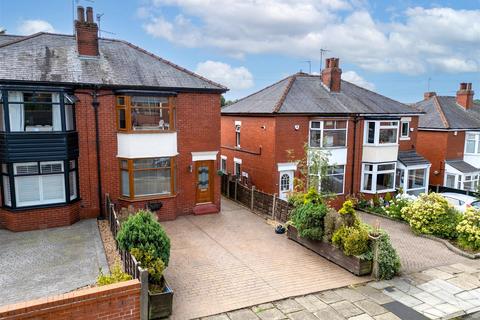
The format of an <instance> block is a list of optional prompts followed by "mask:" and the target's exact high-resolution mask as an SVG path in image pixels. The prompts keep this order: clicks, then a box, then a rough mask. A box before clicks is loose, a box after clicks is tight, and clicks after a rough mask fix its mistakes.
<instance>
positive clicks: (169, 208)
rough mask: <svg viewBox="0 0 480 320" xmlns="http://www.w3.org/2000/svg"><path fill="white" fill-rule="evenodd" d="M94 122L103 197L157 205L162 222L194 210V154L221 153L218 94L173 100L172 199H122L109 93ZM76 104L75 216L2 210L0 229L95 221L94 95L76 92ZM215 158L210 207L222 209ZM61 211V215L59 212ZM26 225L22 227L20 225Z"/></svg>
mask: <svg viewBox="0 0 480 320" xmlns="http://www.w3.org/2000/svg"><path fill="white" fill-rule="evenodd" d="M97 94H98V102H99V103H100V104H99V107H98V121H99V141H100V167H101V181H102V194H105V193H109V194H110V196H111V199H112V200H113V201H114V202H118V203H119V204H120V205H122V206H125V207H126V206H128V205H130V204H131V205H133V206H134V207H136V208H145V205H146V203H148V202H150V201H151V202H156V201H161V202H162V203H163V207H162V208H161V209H160V210H159V211H158V212H157V214H158V216H159V218H160V219H161V220H171V219H175V217H176V216H177V215H181V214H189V213H192V211H193V207H194V206H195V191H196V183H195V173H191V172H190V171H189V166H190V165H192V166H193V167H194V163H193V162H192V154H191V153H192V152H197V151H220V95H219V94H194V93H180V94H179V95H178V96H177V99H176V114H177V123H176V124H177V126H176V127H177V148H178V152H179V155H178V156H177V157H176V178H177V194H176V195H175V196H174V197H168V198H161V199H160V198H159V199H148V200H143V201H133V202H128V201H124V200H119V198H120V168H119V162H118V158H117V153H118V148H117V127H116V113H115V112H116V111H115V96H114V94H113V92H112V91H106V90H102V91H99V92H98V93H97ZM75 95H76V96H77V97H78V98H79V101H78V102H77V103H76V105H75V108H76V109H75V113H76V125H77V131H78V139H79V149H80V155H79V159H78V173H79V185H80V189H79V195H80V198H81V200H80V201H79V203H77V204H75V205H74V206H73V208H75V209H74V211H75V213H74V214H72V213H70V211H68V210H67V211H65V208H66V207H61V208H63V209H60V208H57V207H55V208H48V209H32V210H27V211H25V212H24V211H20V212H15V213H10V212H8V211H6V210H0V226H3V227H5V228H8V229H12V230H17V231H19V230H32V229H40V228H47V227H53V226H62V225H70V224H72V223H74V222H75V221H78V219H80V218H95V217H97V216H98V215H99V213H100V206H102V208H103V197H102V200H101V202H102V203H101V204H99V201H98V188H99V186H98V175H97V153H96V134H95V113H94V109H93V107H92V100H93V98H92V91H89V90H77V91H76V92H75ZM219 157H220V156H219V155H218V156H217V160H215V161H214V170H215V174H214V175H213V177H214V204H215V205H216V206H217V208H218V209H219V210H220V177H219V176H218V175H217V174H216V170H217V168H218V167H219V164H218V163H219V162H218V159H219ZM62 210H63V211H65V212H63V211H62ZM22 224H25V227H21V225H22Z"/></svg>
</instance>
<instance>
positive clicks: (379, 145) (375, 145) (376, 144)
mask: <svg viewBox="0 0 480 320" xmlns="http://www.w3.org/2000/svg"><path fill="white" fill-rule="evenodd" d="M363 146H364V147H395V146H397V147H398V143H364V144H363Z"/></svg>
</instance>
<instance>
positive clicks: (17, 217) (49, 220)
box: [0, 202, 81, 231]
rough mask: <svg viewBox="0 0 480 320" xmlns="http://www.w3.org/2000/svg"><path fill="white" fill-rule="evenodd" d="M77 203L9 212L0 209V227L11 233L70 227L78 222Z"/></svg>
mask: <svg viewBox="0 0 480 320" xmlns="http://www.w3.org/2000/svg"><path fill="white" fill-rule="evenodd" d="M80 218H81V215H80V210H79V203H78V202H75V203H73V204H71V205H65V206H60V207H53V208H43V209H31V210H23V211H9V210H7V209H0V227H2V228H5V229H8V230H11V231H30V230H36V229H45V228H54V227H60V226H66V225H70V224H72V223H75V222H77V221H78V220H80Z"/></svg>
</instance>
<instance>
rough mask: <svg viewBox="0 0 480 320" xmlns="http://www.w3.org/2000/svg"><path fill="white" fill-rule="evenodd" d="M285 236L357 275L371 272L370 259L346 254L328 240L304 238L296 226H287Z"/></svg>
mask: <svg viewBox="0 0 480 320" xmlns="http://www.w3.org/2000/svg"><path fill="white" fill-rule="evenodd" d="M287 236H288V238H289V239H291V240H293V241H295V242H297V243H299V244H301V245H302V246H304V247H306V248H308V249H310V250H312V251H313V252H316V253H317V254H319V255H320V256H322V257H324V258H325V259H327V260H330V261H331V262H333V263H335V264H336V265H339V266H340V267H342V268H344V269H345V270H347V271H350V272H351V273H353V274H355V275H357V276H364V275H368V274H370V273H371V272H372V262H371V261H368V260H362V259H360V258H358V257H355V256H346V255H345V254H344V253H343V251H342V250H340V249H338V248H336V247H335V246H333V245H332V244H330V243H328V242H324V241H320V240H309V239H304V238H302V237H300V236H299V235H298V231H297V228H295V227H294V226H292V225H289V226H288V229H287Z"/></svg>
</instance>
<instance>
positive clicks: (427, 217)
mask: <svg viewBox="0 0 480 320" xmlns="http://www.w3.org/2000/svg"><path fill="white" fill-rule="evenodd" d="M401 212H402V216H403V218H404V219H405V220H407V221H408V222H409V224H410V227H411V228H412V230H413V231H415V232H418V233H423V234H431V235H435V236H439V237H443V238H455V236H456V227H457V224H458V221H459V218H460V214H459V213H458V212H457V211H456V210H455V209H454V208H453V207H452V206H450V204H449V203H448V201H447V200H446V199H445V198H444V197H443V196H441V195H439V194H437V193H429V194H421V195H420V196H419V197H418V198H417V199H416V200H415V201H414V202H412V203H411V204H409V205H408V206H406V207H404V208H403V209H402V210H401Z"/></svg>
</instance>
